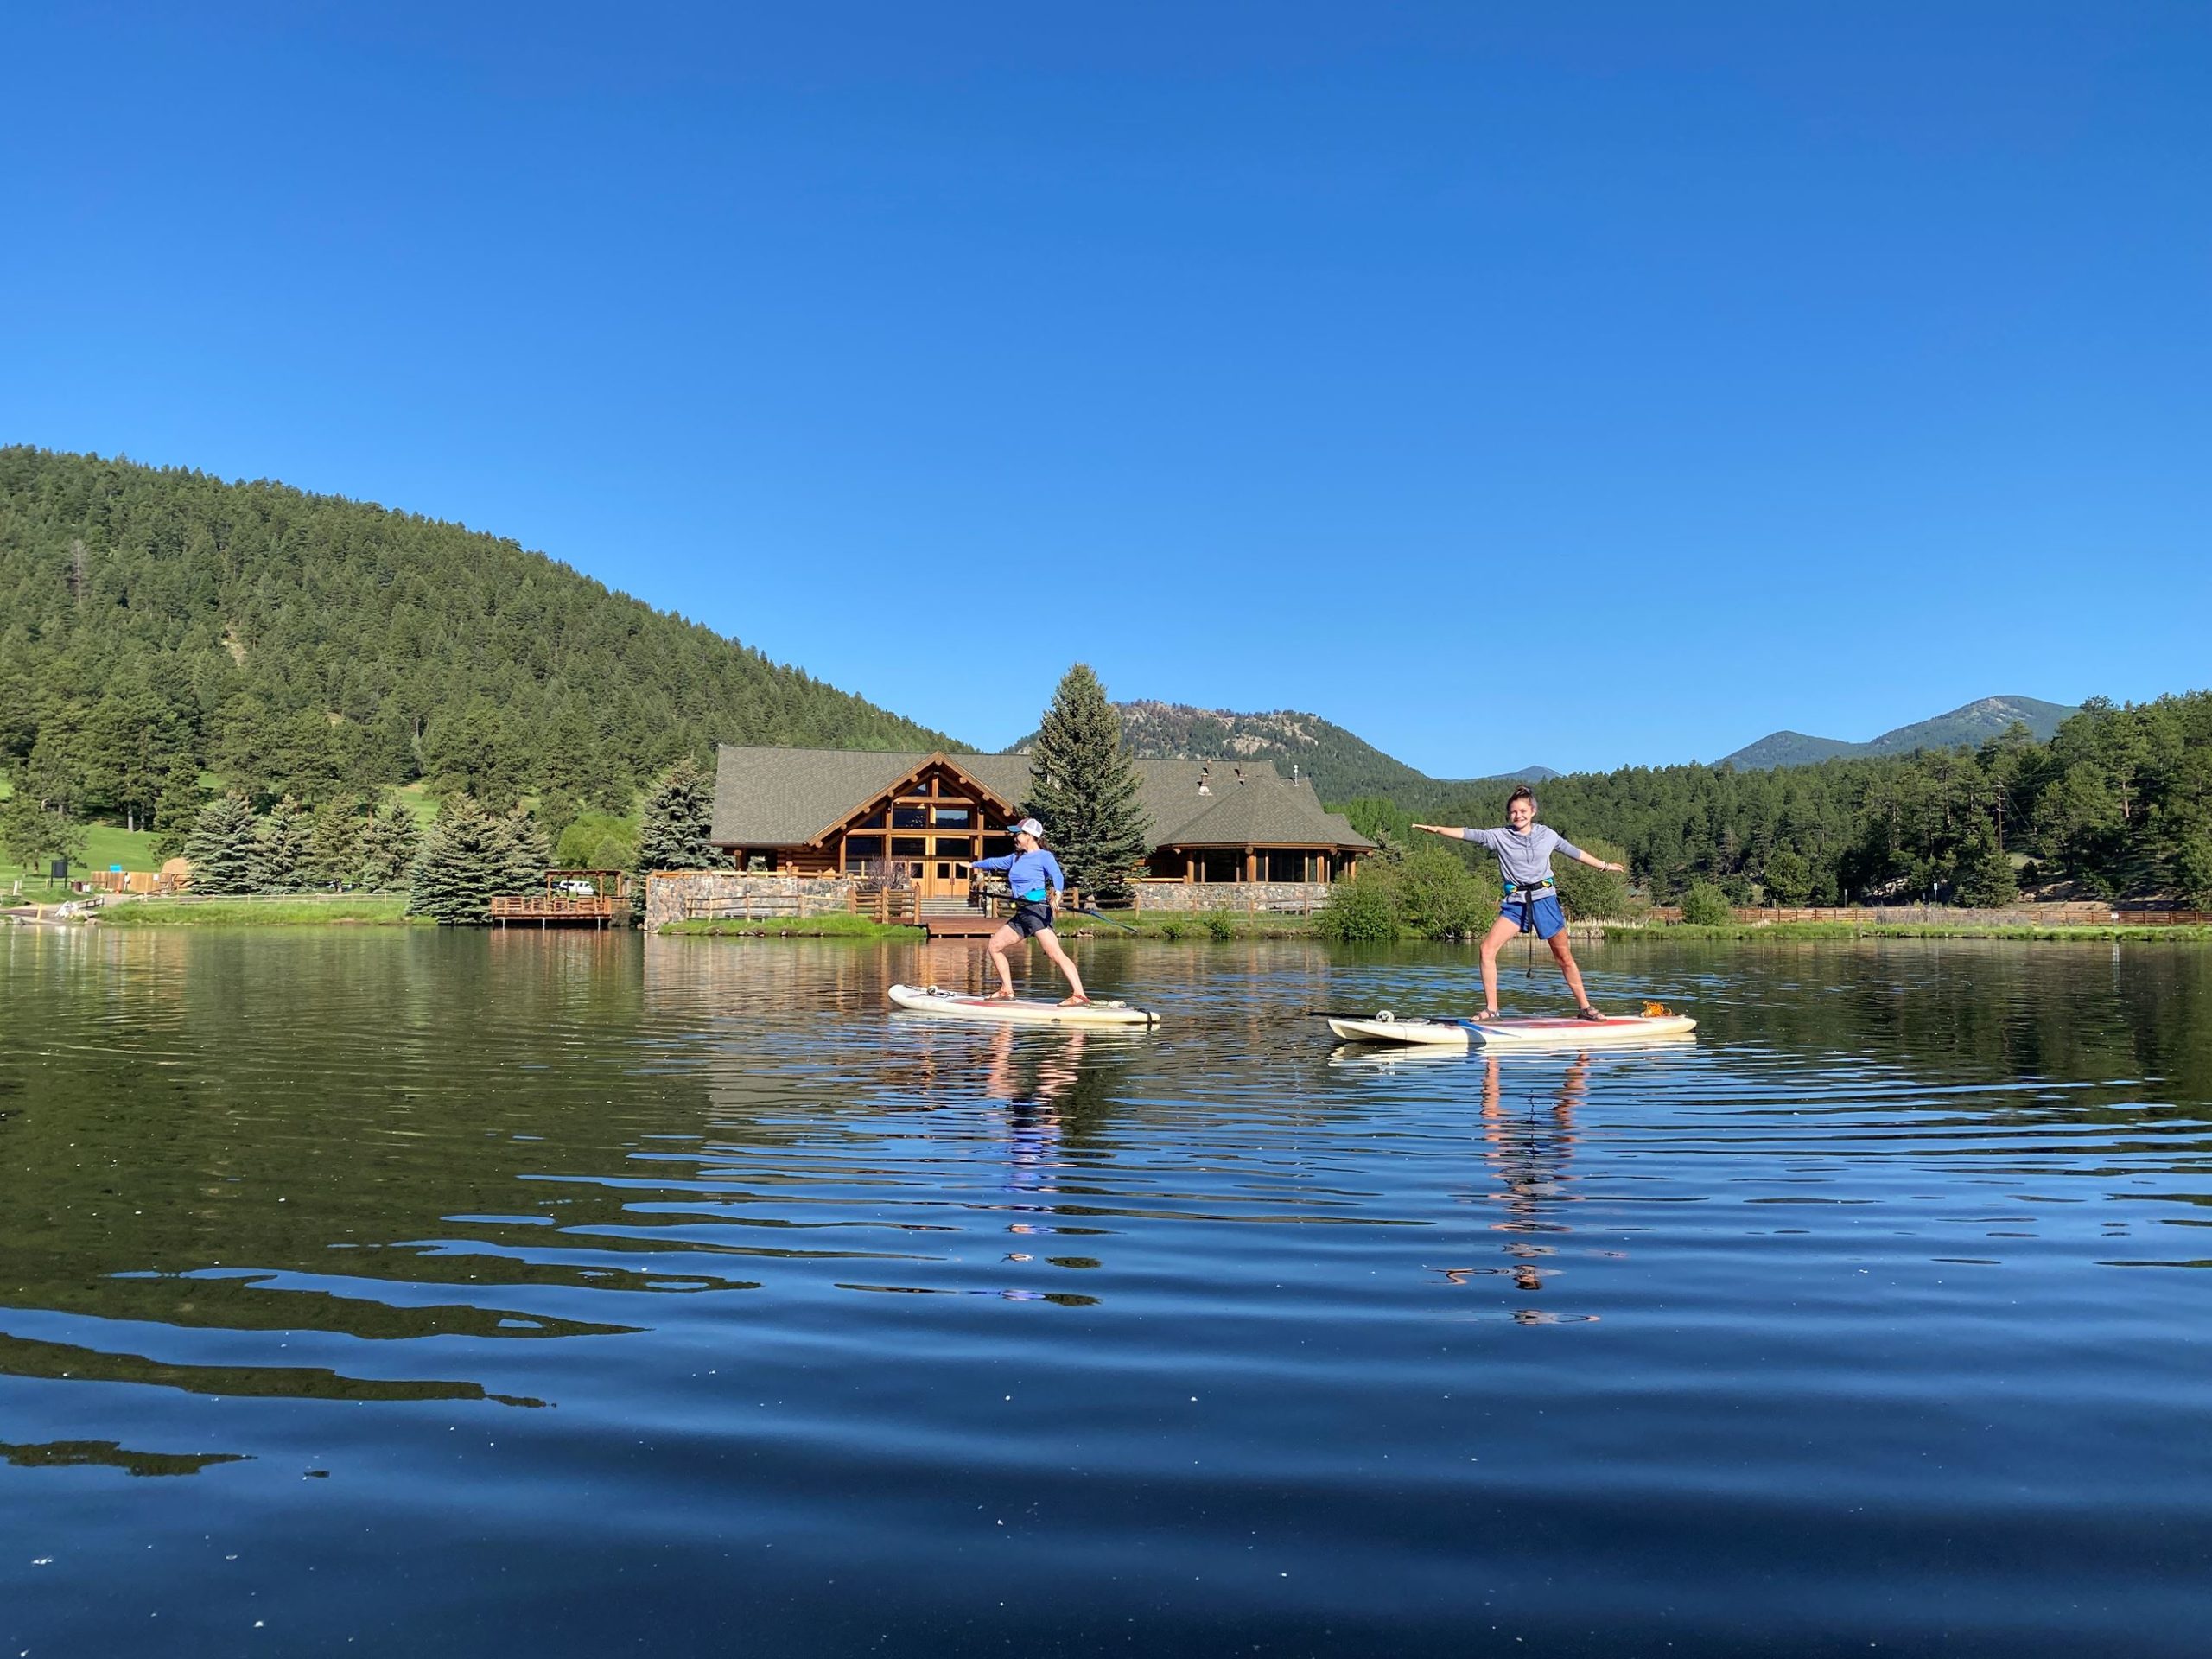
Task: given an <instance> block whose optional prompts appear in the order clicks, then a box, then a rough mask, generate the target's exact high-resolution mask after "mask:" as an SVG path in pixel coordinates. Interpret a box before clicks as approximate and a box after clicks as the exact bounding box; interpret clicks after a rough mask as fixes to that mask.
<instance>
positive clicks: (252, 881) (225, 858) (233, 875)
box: [184, 795, 261, 893]
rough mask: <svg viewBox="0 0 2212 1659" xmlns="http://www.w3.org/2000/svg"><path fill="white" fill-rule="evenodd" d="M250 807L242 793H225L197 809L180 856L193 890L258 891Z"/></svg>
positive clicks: (254, 826)
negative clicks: (185, 862) (186, 865)
mask: <svg viewBox="0 0 2212 1659" xmlns="http://www.w3.org/2000/svg"><path fill="white" fill-rule="evenodd" d="M257 828H258V825H257V823H256V820H255V818H254V816H253V807H252V805H251V803H249V802H248V801H247V800H246V798H245V797H244V796H243V795H226V796H224V797H223V798H222V799H220V800H219V801H210V802H208V803H207V805H206V806H203V807H202V808H200V817H198V818H197V819H196V820H195V821H194V823H193V826H192V833H191V834H190V835H188V836H186V837H185V839H184V855H185V857H186V858H187V859H188V861H190V862H191V865H192V890H193V892H194V893H258V892H259V891H260V890H261V837H260V836H259V835H257V833H256V831H257Z"/></svg>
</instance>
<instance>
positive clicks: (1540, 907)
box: [1497, 893, 1567, 939]
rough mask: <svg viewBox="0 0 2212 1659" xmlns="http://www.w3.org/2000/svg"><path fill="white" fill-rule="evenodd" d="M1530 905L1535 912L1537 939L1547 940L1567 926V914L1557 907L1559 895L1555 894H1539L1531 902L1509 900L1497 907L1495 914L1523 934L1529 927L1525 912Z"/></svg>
mask: <svg viewBox="0 0 2212 1659" xmlns="http://www.w3.org/2000/svg"><path fill="white" fill-rule="evenodd" d="M1532 904H1533V906H1534V908H1535V912H1536V915H1535V929H1536V937H1537V938H1540V939H1548V938H1551V936H1552V935H1553V934H1554V933H1556V932H1558V931H1560V929H1561V928H1562V927H1565V926H1566V925H1567V912H1565V911H1563V910H1561V909H1560V907H1559V894H1557V893H1538V894H1537V895H1536V897H1535V899H1534V900H1533V901H1532V900H1529V899H1507V900H1506V901H1505V902H1504V903H1503V904H1502V905H1500V906H1498V907H1497V913H1498V914H1499V915H1500V916H1503V918H1505V919H1506V920H1507V921H1509V922H1510V923H1512V924H1513V925H1514V926H1516V927H1517V928H1519V929H1520V930H1521V931H1522V932H1524V933H1525V932H1527V931H1529V925H1530V924H1529V920H1528V918H1527V912H1528V911H1529V909H1530V907H1531V906H1532Z"/></svg>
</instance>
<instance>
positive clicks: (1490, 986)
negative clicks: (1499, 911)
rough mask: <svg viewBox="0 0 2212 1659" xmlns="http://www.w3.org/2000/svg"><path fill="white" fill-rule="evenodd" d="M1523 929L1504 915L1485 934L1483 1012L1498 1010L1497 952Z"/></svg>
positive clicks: (1491, 1012) (1488, 1012) (1490, 1012)
mask: <svg viewBox="0 0 2212 1659" xmlns="http://www.w3.org/2000/svg"><path fill="white" fill-rule="evenodd" d="M1519 931H1521V930H1520V929H1519V928H1518V927H1516V926H1515V925H1513V924H1512V923H1511V922H1509V921H1507V920H1506V919H1505V918H1504V917H1503V916H1501V917H1499V918H1497V920H1496V921H1494V922H1492V923H1491V925H1490V931H1489V932H1487V933H1485V934H1484V935H1483V1012H1484V1014H1496V1013H1497V953H1498V952H1499V951H1500V950H1503V949H1504V948H1505V942H1506V941H1507V940H1508V939H1510V938H1512V937H1513V936H1514V935H1515V934H1516V933H1518V932H1519Z"/></svg>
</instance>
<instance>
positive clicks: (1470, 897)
mask: <svg viewBox="0 0 2212 1659" xmlns="http://www.w3.org/2000/svg"><path fill="white" fill-rule="evenodd" d="M1391 874H1392V875H1393V876H1394V877H1395V880H1393V882H1392V883H1391V886H1392V888H1393V892H1392V894H1391V897H1392V899H1393V900H1394V901H1395V908H1396V911H1397V919H1398V925H1400V926H1401V927H1402V928H1403V929H1404V930H1405V931H1408V932H1412V933H1418V934H1421V936H1422V937H1423V938H1431V939H1464V938H1466V937H1467V936H1468V935H1469V934H1471V933H1478V932H1480V931H1482V930H1483V928H1484V927H1485V926H1486V925H1488V924H1489V921H1490V918H1491V915H1493V914H1495V913H1496V911H1497V899H1496V896H1495V893H1492V892H1491V891H1490V890H1488V889H1487V888H1486V887H1485V886H1484V883H1483V882H1482V881H1481V880H1479V879H1478V877H1477V876H1476V874H1475V873H1474V872H1473V871H1472V870H1471V869H1469V868H1467V865H1466V861H1465V860H1464V859H1462V858H1460V857H1459V855H1458V854H1457V853H1455V852H1453V851H1452V849H1449V848H1446V847H1443V846H1440V845H1435V844H1431V845H1429V846H1427V847H1422V848H1420V849H1416V850H1415V851H1414V852H1413V853H1410V854H1408V855H1407V856H1406V857H1405V858H1404V859H1403V860H1402V861H1399V863H1398V865H1397V867H1396V868H1395V870H1394V871H1392V872H1391Z"/></svg>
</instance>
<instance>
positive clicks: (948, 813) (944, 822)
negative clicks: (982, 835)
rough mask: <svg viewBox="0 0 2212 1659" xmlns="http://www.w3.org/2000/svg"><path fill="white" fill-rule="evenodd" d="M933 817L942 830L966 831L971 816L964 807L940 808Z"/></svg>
mask: <svg viewBox="0 0 2212 1659" xmlns="http://www.w3.org/2000/svg"><path fill="white" fill-rule="evenodd" d="M931 816H932V817H934V818H935V819H936V822H937V827H938V829H966V828H967V827H968V823H969V814H968V809H967V808H966V807H964V806H940V807H938V808H937V809H936V810H935V811H934V812H933V813H932V815H931Z"/></svg>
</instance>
